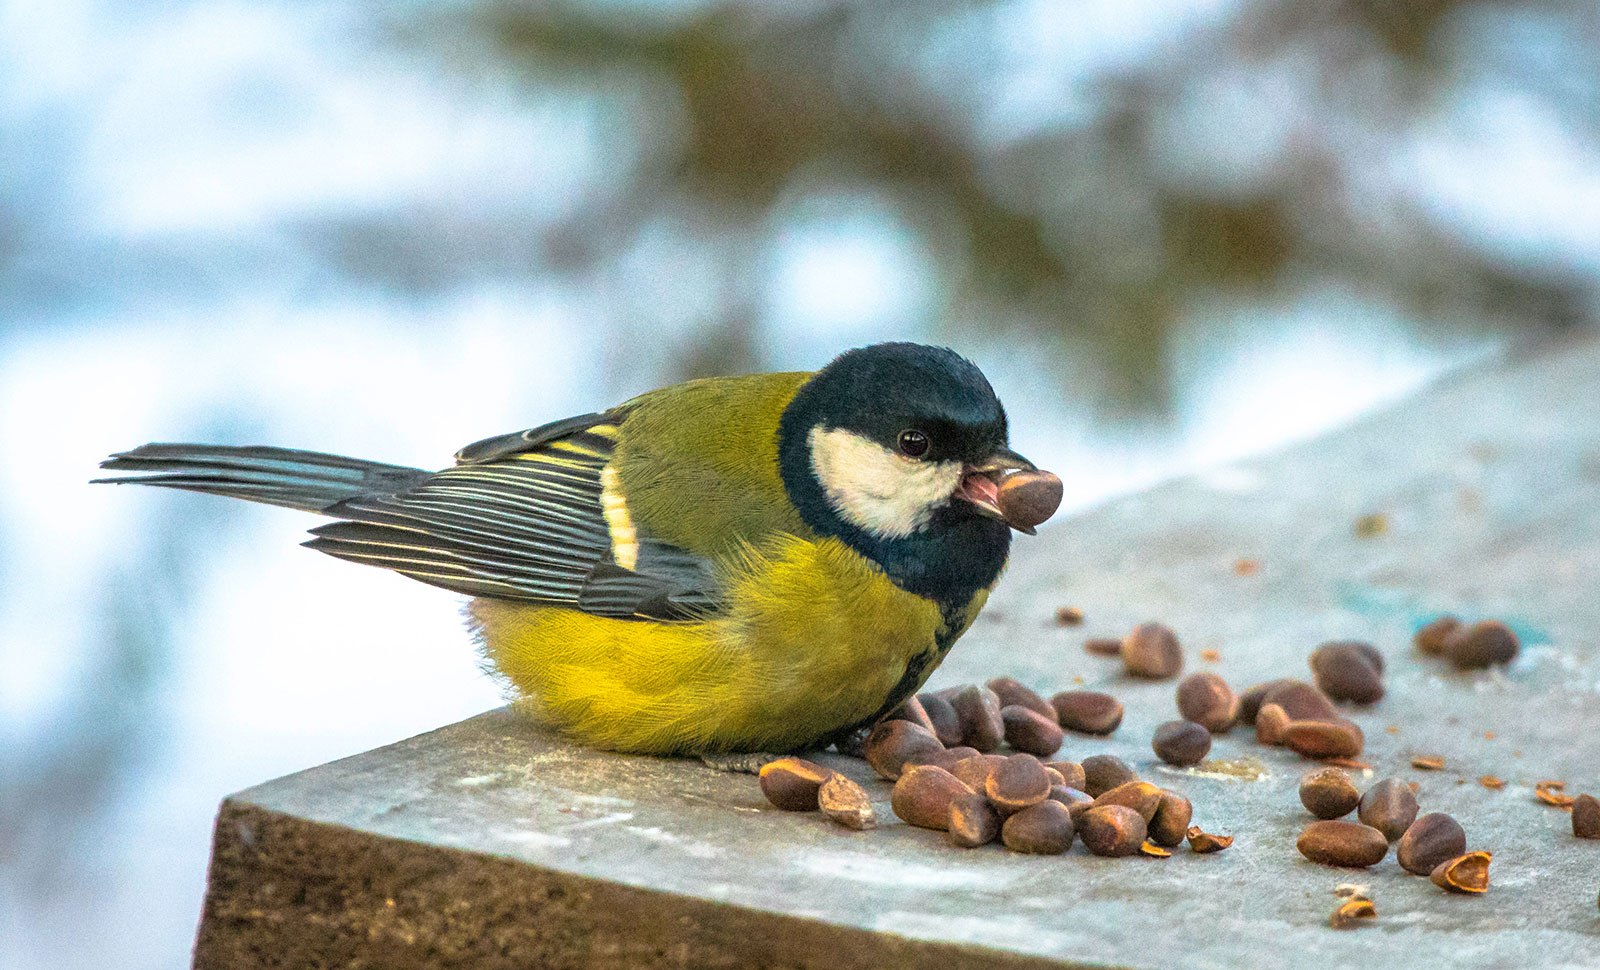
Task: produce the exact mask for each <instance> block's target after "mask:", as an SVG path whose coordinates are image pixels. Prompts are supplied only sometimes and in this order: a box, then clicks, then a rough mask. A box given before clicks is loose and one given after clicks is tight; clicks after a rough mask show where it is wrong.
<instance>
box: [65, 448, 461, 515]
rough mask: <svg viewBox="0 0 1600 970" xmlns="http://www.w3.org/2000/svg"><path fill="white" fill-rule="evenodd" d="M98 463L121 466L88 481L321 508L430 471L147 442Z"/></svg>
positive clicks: (381, 491)
mask: <svg viewBox="0 0 1600 970" xmlns="http://www.w3.org/2000/svg"><path fill="white" fill-rule="evenodd" d="M100 467H101V468H105V469H109V470H111V471H116V472H128V473H130V474H127V475H118V476H115V477H112V478H97V479H95V480H94V482H95V483H106V484H111V485H129V484H132V485H159V486H161V487H163V488H182V489H188V490H189V491H191V492H210V493H211V494H214V495H230V496H232V497H234V498H242V499H248V500H249V501H252V502H265V503H267V504H269V505H282V506H284V507H286V508H291V509H301V510H303V511H306V512H322V511H324V510H326V509H327V508H328V507H329V506H332V505H335V504H337V503H339V502H342V501H344V500H345V499H348V498H355V497H356V496H358V495H392V494H394V493H395V492H399V491H403V490H404V489H407V488H410V487H411V486H413V485H416V484H418V483H420V482H421V481H423V480H424V479H426V478H427V477H428V476H429V475H430V474H432V473H431V472H427V471H424V470H422V469H421V468H407V467H405V466H404V465H385V464H382V463H380V462H375V461H362V460H361V459H359V458H344V457H341V456H339V455H325V454H322V453H320V452H316V451H296V450H294V449H291V448H266V447H257V446H250V447H242V448H241V447H231V446H228V445H168V444H151V445H145V446H143V447H140V448H135V449H133V450H132V451H125V452H122V453H120V454H115V455H112V456H111V457H110V458H107V459H106V460H105V461H103V462H101V463H100Z"/></svg>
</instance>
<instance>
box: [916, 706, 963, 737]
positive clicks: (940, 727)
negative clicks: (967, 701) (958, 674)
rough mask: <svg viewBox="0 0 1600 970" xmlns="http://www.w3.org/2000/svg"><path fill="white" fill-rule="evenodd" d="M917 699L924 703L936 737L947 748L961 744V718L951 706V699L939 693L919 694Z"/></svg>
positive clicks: (924, 711) (924, 710)
mask: <svg viewBox="0 0 1600 970" xmlns="http://www.w3.org/2000/svg"><path fill="white" fill-rule="evenodd" d="M917 700H918V701H919V702H921V704H922V712H923V713H924V714H926V715H928V720H929V721H930V722H931V723H932V724H933V734H934V737H937V738H938V739H939V743H940V744H942V745H944V746H945V747H947V748H953V747H956V746H957V745H959V744H961V718H960V717H959V716H958V715H957V714H956V709H955V708H953V707H951V706H950V700H949V698H946V697H940V696H939V695H938V694H918V695H917Z"/></svg>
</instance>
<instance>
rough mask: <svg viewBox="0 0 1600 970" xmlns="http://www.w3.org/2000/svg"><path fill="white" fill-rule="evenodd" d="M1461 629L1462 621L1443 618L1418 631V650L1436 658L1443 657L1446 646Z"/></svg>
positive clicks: (1451, 617)
mask: <svg viewBox="0 0 1600 970" xmlns="http://www.w3.org/2000/svg"><path fill="white" fill-rule="evenodd" d="M1461 629H1462V626H1461V621H1460V620H1458V619H1456V618H1455V617H1453V616H1441V617H1439V618H1438V619H1437V620H1434V621H1432V622H1430V623H1428V624H1427V625H1426V626H1424V627H1422V628H1421V629H1419V630H1418V631H1417V636H1416V640H1415V642H1416V644H1417V649H1418V650H1421V651H1422V652H1423V653H1430V654H1433V655H1434V656H1440V655H1443V653H1444V648H1445V644H1447V643H1449V642H1450V638H1451V637H1453V636H1455V635H1456V634H1457V633H1459V632H1461Z"/></svg>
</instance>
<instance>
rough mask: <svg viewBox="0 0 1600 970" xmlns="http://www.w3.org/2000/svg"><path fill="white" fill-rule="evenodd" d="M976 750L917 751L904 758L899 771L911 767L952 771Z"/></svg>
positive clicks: (961, 748) (963, 748) (960, 748)
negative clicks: (922, 766) (933, 766)
mask: <svg viewBox="0 0 1600 970" xmlns="http://www.w3.org/2000/svg"><path fill="white" fill-rule="evenodd" d="M977 753H978V750H977V749H976V748H968V747H964V746H963V747H959V748H945V749H944V750H942V751H931V750H930V751H918V752H917V753H915V754H913V755H911V756H910V757H908V758H906V760H905V762H904V763H903V764H901V766H900V770H901V771H904V770H906V768H908V767H910V766H911V765H938V766H939V767H941V768H943V769H944V770H945V771H954V770H955V766H956V765H958V764H960V763H961V762H963V761H965V760H967V759H968V758H970V757H972V756H973V755H975V754H977Z"/></svg>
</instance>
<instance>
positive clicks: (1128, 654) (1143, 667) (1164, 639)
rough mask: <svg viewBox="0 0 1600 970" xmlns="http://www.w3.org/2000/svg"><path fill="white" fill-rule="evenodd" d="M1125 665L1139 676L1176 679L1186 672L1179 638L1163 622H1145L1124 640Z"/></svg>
mask: <svg viewBox="0 0 1600 970" xmlns="http://www.w3.org/2000/svg"><path fill="white" fill-rule="evenodd" d="M1122 666H1123V669H1124V670H1126V671H1127V672H1128V673H1130V674H1132V675H1134V676H1135V677H1148V678H1150V679H1151V680H1165V679H1166V678H1168V677H1176V676H1177V675H1178V672H1179V671H1181V670H1182V669H1183V649H1182V647H1180V646H1179V645H1178V635H1177V634H1176V633H1173V632H1172V630H1171V628H1169V627H1166V626H1163V625H1162V624H1160V623H1141V624H1140V625H1138V626H1136V627H1134V628H1133V632H1131V633H1129V634H1128V635H1127V637H1126V638H1124V639H1123V641H1122Z"/></svg>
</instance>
